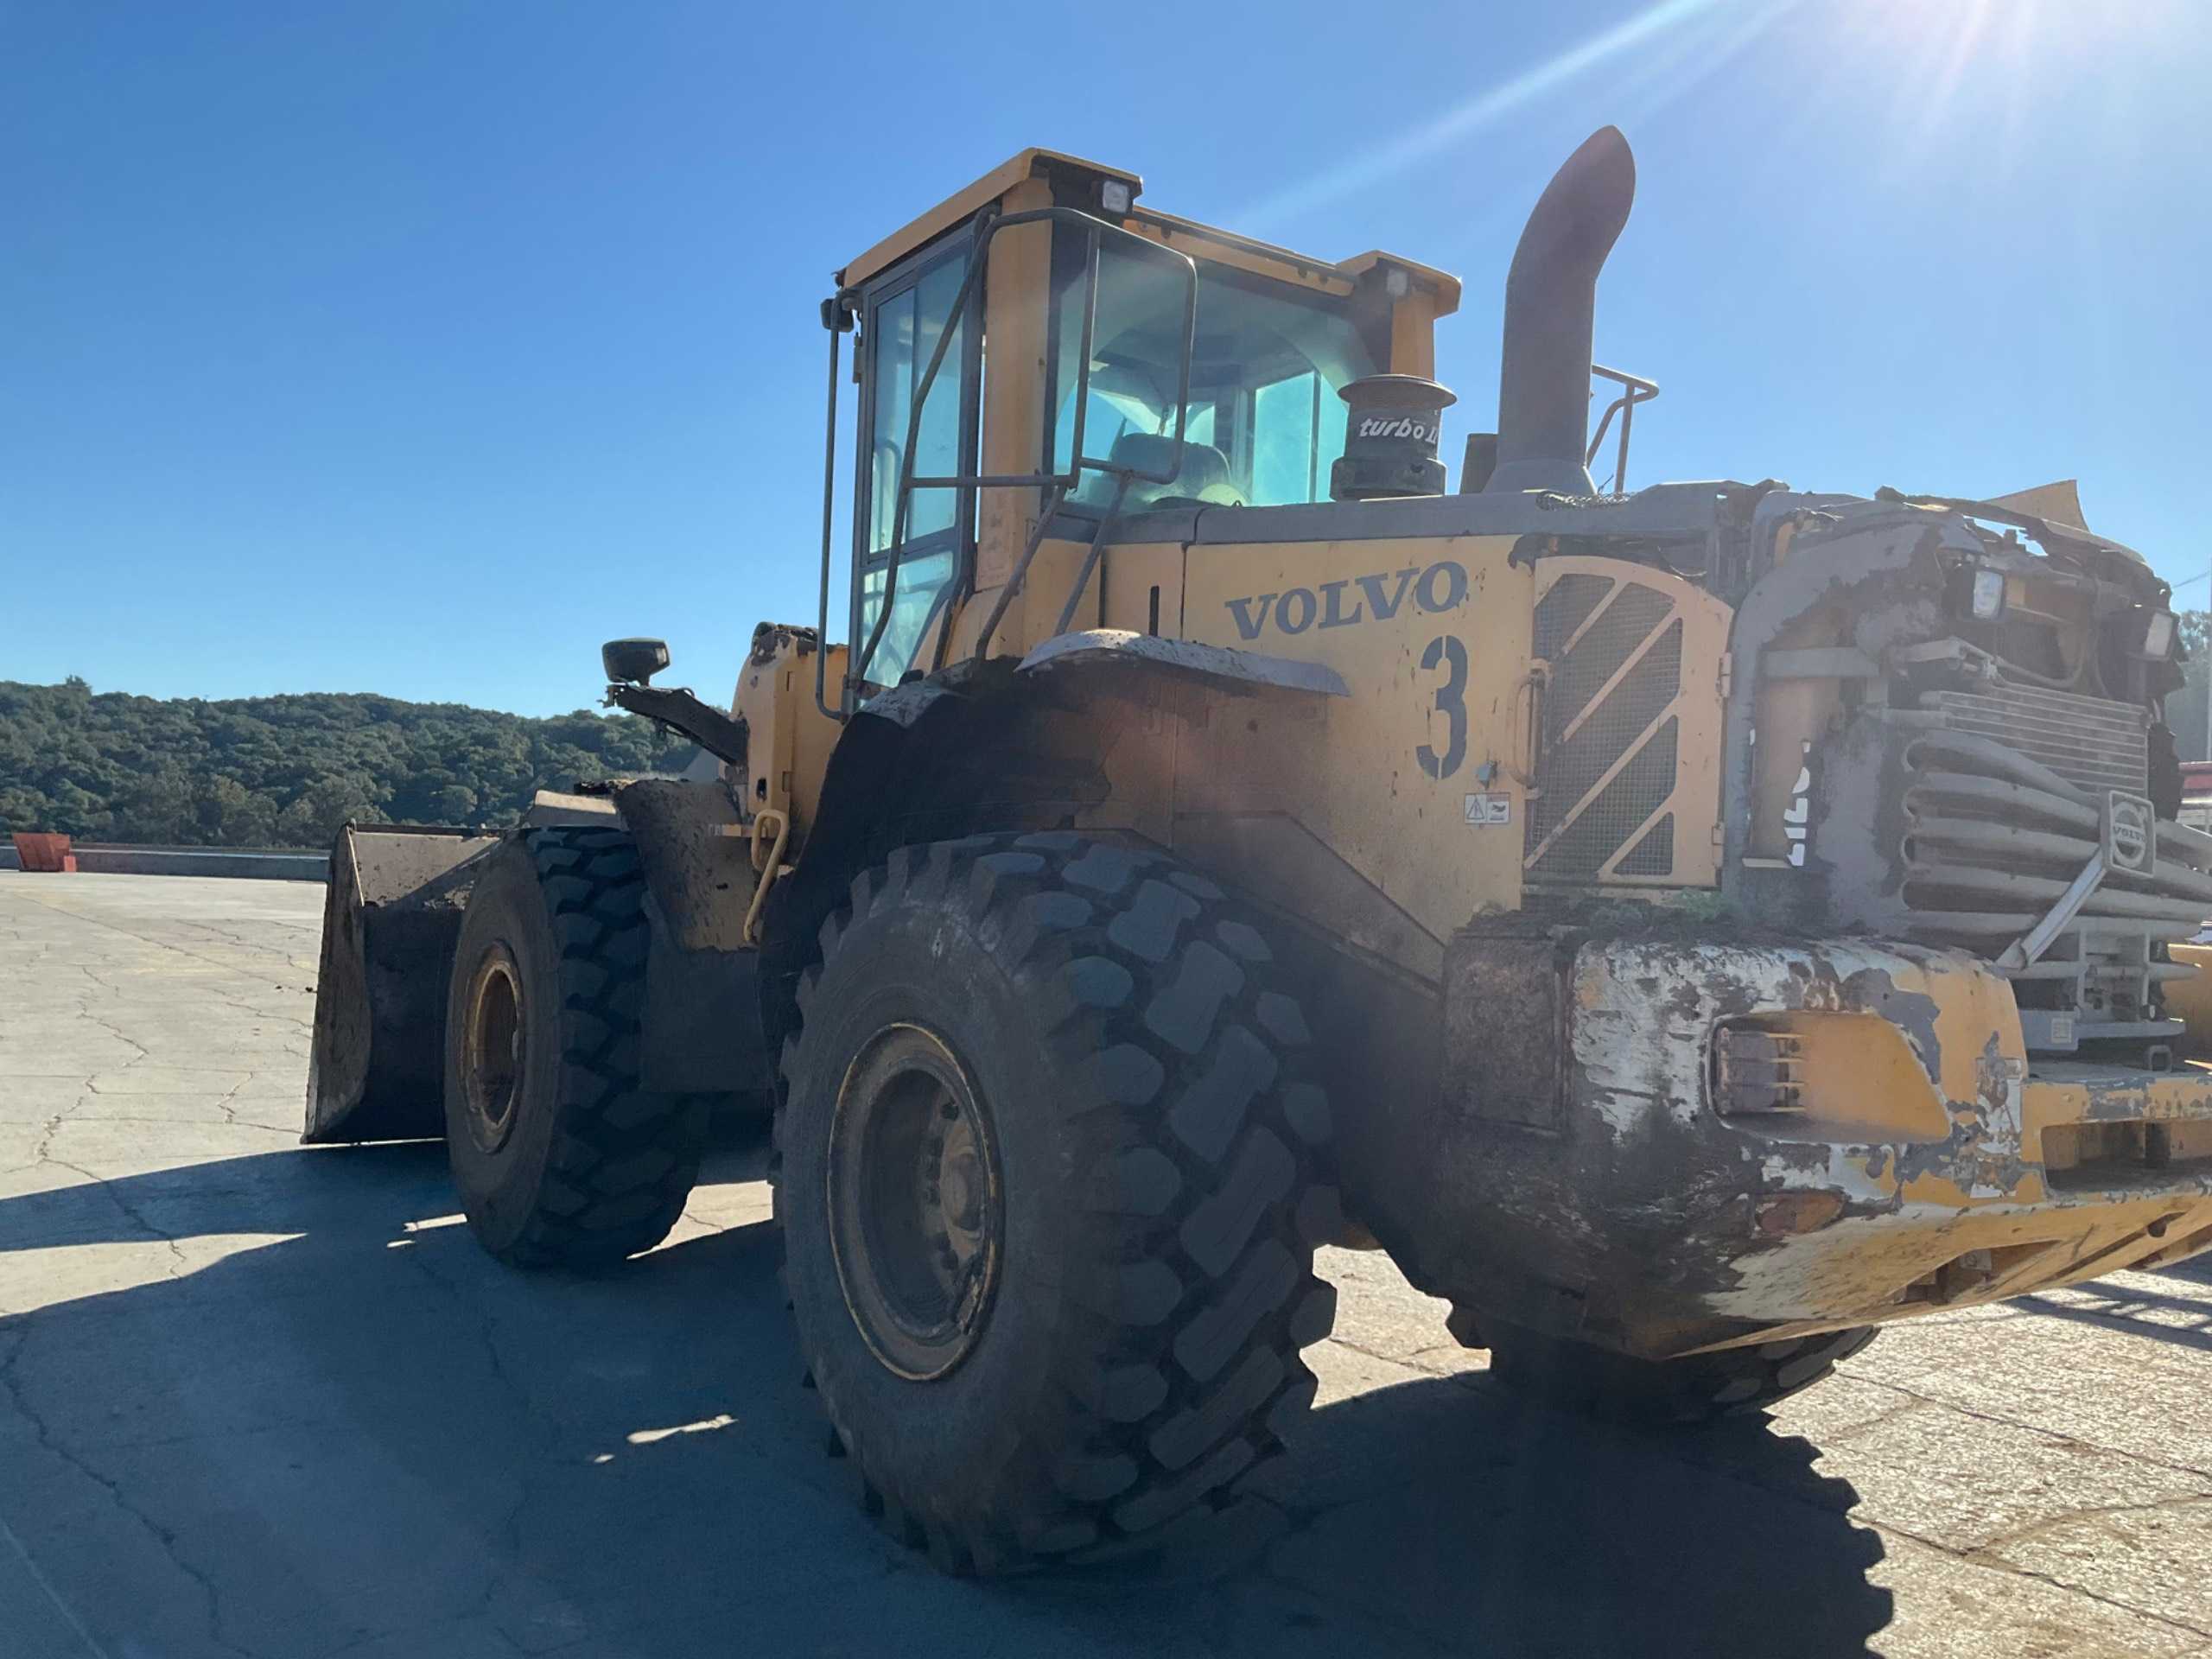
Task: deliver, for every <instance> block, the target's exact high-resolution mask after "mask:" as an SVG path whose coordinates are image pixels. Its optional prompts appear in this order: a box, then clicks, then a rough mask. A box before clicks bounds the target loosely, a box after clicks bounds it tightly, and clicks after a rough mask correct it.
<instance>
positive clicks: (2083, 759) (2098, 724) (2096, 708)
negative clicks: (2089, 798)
mask: <svg viewBox="0 0 2212 1659" xmlns="http://www.w3.org/2000/svg"><path fill="white" fill-rule="evenodd" d="M1921 706H1922V707H1923V708H1924V709H1933V710H1935V711H1936V713H1938V714H1940V715H1942V717H1943V724H1944V725H1945V726H1947V727H1948V728H1950V729H1951V730H1953V731H1955V732H1967V733H1971V734H1974V735H1975V736H1978V737H1986V738H1988V739H1990V740H1992V741H1995V742H1999V743H2002V744H2005V746H2007V747H2011V748H2012V749H2016V750H2018V752H2019V753H2022V754H2024V755H2025V756H2027V758H2028V759H2029V760H2034V761H2037V762H2038V763H2039V764H2041V765H2043V766H2048V767H2049V768H2050V770H2051V771H2053V772H2056V773H2057V774H2058V775H2059V776H2060V777H2061V778H2063V779H2065V780H2066V781H2067V782H2068V783H2069V784H2072V785H2075V787H2076V788H2079V789H2084V790H2088V791H2090V792H2091V793H2093V794H2097V795H2101V794H2102V793H2103V792H2104V791H2106V790H2108V789H2120V790H2125V791H2127V792H2128V793H2129V794H2131V795H2140V794H2142V793H2144V792H2145V790H2146V788H2147V787H2148V784H2149V779H2150V773H2151V750H2150V741H2151V717H2150V715H2148V714H2147V713H2145V711H2144V710H2143V709H2138V708H2136V707H2134V706H2133V705H2132V704H2130V703H2125V702H2107V701H2106V700H2105V699H2104V698H2102V697H2083V696H2075V694H2074V693H2072V692H2070V691H2045V690H2039V689H2037V688H2035V687H2031V686H2013V685H2006V686H1999V687H1997V688H1994V689H1993V690H1986V691H1936V692H1931V693H1930V694H1929V696H1926V697H1924V698H1923V699H1922V702H1921Z"/></svg>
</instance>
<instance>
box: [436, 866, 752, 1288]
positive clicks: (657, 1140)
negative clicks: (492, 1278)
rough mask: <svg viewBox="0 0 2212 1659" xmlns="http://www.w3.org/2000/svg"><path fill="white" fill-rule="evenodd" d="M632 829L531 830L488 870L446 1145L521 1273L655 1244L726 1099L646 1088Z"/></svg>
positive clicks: (449, 1059) (486, 1223) (483, 1224)
mask: <svg viewBox="0 0 2212 1659" xmlns="http://www.w3.org/2000/svg"><path fill="white" fill-rule="evenodd" d="M649 938H650V928H649V925H648V924H647V922H646V919H645V873H644V870H643V868H642V866H641V865H640V863H639V858H638V851H637V849H636V847H635V846H634V845H633V844H632V842H631V840H630V837H629V836H628V834H627V833H626V832H625V831H624V830H621V829H600V828H597V827H595V826H594V827H592V828H588V829H582V828H570V827H561V828H551V829H525V830H524V831H522V832H521V833H520V834H519V835H518V836H512V837H511V838H510V839H509V840H507V841H506V842H505V843H504V844H502V845H501V846H500V847H499V849H497V850H496V851H494V852H493V854H492V855H491V857H490V858H489V859H488V860H487V861H486V868H485V870H484V874H482V875H481V876H480V877H479V878H478V880H477V883H476V887H475V890H474V893H472V894H471V895H470V898H469V901H468V911H467V915H465V916H464V917H463V918H462V919H461V938H460V942H459V944H458V946H457V947H456V949H455V950H454V967H453V979H452V982H451V986H450V989H449V992H448V1001H447V1008H446V1065H445V1111H446V1147H447V1152H448V1159H449V1160H450V1161H451V1163H452V1166H453V1175H454V1185H455V1186H457V1187H458V1188H459V1189H460V1192H461V1207H462V1209H463V1210H464V1211H466V1212H467V1217H468V1224H469V1227H470V1229H471V1230H473V1231H474V1233H475V1235H476V1237H477V1240H478V1242H479V1243H481V1244H482V1245H483V1246H484V1248H485V1249H487V1250H489V1251H490V1252H491V1253H492V1254H493V1255H495V1256H498V1257H499V1259H500V1260H501V1261H503V1262H509V1263H511V1264H512V1265H513V1266H516V1267H524V1268H540V1267H566V1268H597V1267H605V1266H607V1265H609V1264H610V1263H613V1262H620V1261H621V1260H622V1259H623V1258H624V1257H626V1256H631V1255H638V1254H639V1252H641V1251H644V1250H649V1249H652V1247H653V1246H654V1245H656V1244H658V1243H660V1241H661V1240H662V1239H663V1238H664V1237H666V1236H667V1235H668V1230H669V1229H670V1228H671V1227H672V1226H674V1225H675V1224H676V1218H677V1217H678V1216H679V1215H681V1214H682V1213H683V1204H684V1200H685V1199H686V1198H688V1197H689V1196H690V1192H691V1185H692V1183H693V1181H694V1180H696V1179H697V1176H698V1171H699V1153H700V1148H701V1147H702V1145H703V1144H704V1143H705V1140H706V1135H707V1128H708V1121H709V1109H710V1106H711V1103H712V1099H713V1097H712V1096H705V1095H666V1094H656V1093H654V1092H652V1091H651V1090H647V1089H645V1088H644V1087H643V1086H642V1085H641V1082H640V1075H639V1067H640V1065H641V1055H640V1033H639V1021H640V1020H641V1018H642V1016H643V1014H644V1010H645V957H646V947H647V944H648V941H649Z"/></svg>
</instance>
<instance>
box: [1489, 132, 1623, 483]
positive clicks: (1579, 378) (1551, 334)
mask: <svg viewBox="0 0 2212 1659" xmlns="http://www.w3.org/2000/svg"><path fill="white" fill-rule="evenodd" d="M1635 200H1636V158H1635V157H1634V156H1631V155H1630V153H1629V148H1628V140H1627V139H1625V138H1624V137H1621V133H1620V129H1619V128H1618V127H1601V128H1599V130H1597V131H1596V132H1593V133H1592V134H1591V135H1590V137H1587V138H1586V139H1585V140H1583V142H1582V147H1581V148H1580V149H1577V150H1576V151H1575V152H1574V154H1573V155H1572V156H1568V157H1567V161H1566V163H1565V165H1563V166H1562V167H1560V170H1559V171H1558V172H1557V173H1554V175H1552V181H1551V182H1550V183H1549V184H1548V185H1546V186H1545V187H1544V194H1542V195H1541V196H1540V197H1538V198H1537V200H1536V206H1535V211H1534V212H1532V213H1529V223H1528V225H1527V226H1525V227H1524V228H1523V229H1522V232H1521V243H1520V245H1519V246H1518V247H1516V248H1515V249H1514V251H1513V269H1512V270H1511V271H1510V273H1509V274H1508V275H1507V277H1506V279H1505V346H1504V351H1503V353H1502V355H1501V357H1500V359H1499V364H1498V376H1497V470H1496V471H1495V472H1493V473H1492V474H1491V478H1490V482H1489V484H1488V485H1487V486H1485V489H1486V490H1487V491H1489V492H1493V493H1494V492H1498V491H1515V490H1552V491H1556V492H1558V493H1560V494H1564V495H1587V494H1589V493H1591V492H1592V489H1593V488H1594V487H1595V486H1593V485H1592V483H1591V481H1590V469H1589V467H1588V465H1587V463H1586V461H1585V459H1584V457H1585V456H1586V454H1587V453H1588V446H1589V442H1590V350H1591V330H1592V324H1593V321H1594V319H1595V315H1596V310H1597V300H1598V272H1599V270H1600V269H1601V268H1602V267H1603V266H1604V264H1605V256H1606V255H1607V254H1609V253H1611V251H1612V249H1613V242H1614V240H1615V238H1618V236H1619V235H1620V233H1621V226H1624V225H1625V224H1626V223H1628V211H1629V208H1630V206H1632V205H1633V204H1634V202H1635Z"/></svg>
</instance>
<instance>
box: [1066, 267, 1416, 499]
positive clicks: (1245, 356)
mask: <svg viewBox="0 0 2212 1659" xmlns="http://www.w3.org/2000/svg"><path fill="white" fill-rule="evenodd" d="M1100 265H1101V268H1100V272H1099V286H1098V316H1097V321H1096V326H1095V328H1094V330H1093V334H1092V344H1091V353H1090V385H1089V389H1088V392H1087V397H1088V402H1087V403H1086V404H1085V407H1084V435H1083V448H1084V454H1086V455H1088V456H1090V457H1091V458H1093V459H1095V460H1101V461H1116V462H1123V463H1127V464H1129V465H1132V466H1136V467H1148V468H1150V469H1152V470H1158V469H1159V468H1160V467H1161V466H1164V465H1165V464H1166V459H1167V458H1168V457H1169V456H1170V455H1171V454H1172V452H1173V439H1174V434H1175V392H1176V388H1177V367H1178V358H1179V348H1180V345H1181V341H1180V340H1179V337H1178V336H1179V332H1180V327H1181V322H1182V301H1183V289H1182V288H1181V285H1180V284H1179V283H1178V282H1177V281H1176V280H1175V279H1174V277H1173V275H1172V273H1170V272H1168V271H1166V270H1163V269H1162V268H1161V267H1160V265H1159V264H1156V263H1153V262H1148V261H1142V260H1139V259H1137V258H1135V257H1131V256H1129V255H1127V254H1124V253H1122V252H1120V251H1118V250H1116V249H1113V248H1110V247H1109V248H1106V249H1103V250H1102V251H1101V255H1100ZM1057 275H1058V273H1056V276H1057ZM1054 302H1055V307H1056V315H1055V321H1054V327H1055V331H1056V338H1057V340H1058V351H1057V353H1056V359H1057V365H1058V372H1057V373H1056V376H1055V381H1056V385H1057V388H1058V391H1057V393H1056V395H1057V397H1058V421H1057V423H1056V424H1055V428H1054V431H1053V435H1052V454H1050V455H1049V456H1048V457H1047V458H1046V460H1047V465H1048V466H1049V467H1059V468H1065V467H1067V466H1068V465H1069V458H1070V455H1071V451H1072V448H1073V445H1074V441H1075V413H1076V410H1075V391H1074V388H1075V385H1076V383H1077V375H1076V373H1075V372H1074V370H1075V367H1076V364H1075V356H1076V353H1077V351H1078V350H1079V349H1080V346H1081V340H1082V326H1083V319H1082V288H1081V285H1080V270H1079V268H1078V270H1077V279H1076V280H1075V281H1074V282H1056V285H1055V291H1054ZM1374 368H1375V365H1374V362H1373V360H1372V359H1371V358H1370V355H1369V353H1368V351H1367V348H1366V346H1364V345H1363V342H1362V340H1361V339H1360V336H1359V332H1358V330H1357V327H1355V325H1354V324H1353V322H1352V320H1351V316H1350V315H1349V313H1348V310H1347V308H1346V306H1345V303H1344V302H1343V301H1341V300H1338V299H1335V298H1333V297H1332V296H1326V295H1312V296H1308V295H1306V294H1303V293H1300V292H1297V291H1295V290H1293V289H1289V288H1288V287H1287V285H1285V284H1281V283H1271V282H1268V281H1267V280H1266V279H1264V278H1260V277H1246V276H1245V275H1244V274H1243V273H1242V272H1236V271H1230V270H1224V269H1222V268H1219V267H1214V266H1209V265H1207V264H1204V263H1201V264H1199V266H1198V326H1197V329H1196V339H1195V342H1194V345H1193V348H1192V363H1191V401H1190V413H1189V416H1188V421H1187V423H1186V425H1185V429H1184V453H1183V461H1182V467H1181V470H1180V471H1179V473H1178V474H1176V476H1175V477H1174V478H1173V480H1170V481H1169V482H1167V483H1166V484H1158V483H1151V482H1146V481H1142V480H1135V481H1132V483H1131V484H1130V486H1129V488H1128V492H1127V493H1126V494H1125V495H1124V496H1123V498H1122V502H1123V509H1124V511H1132V510H1137V509H1141V508H1144V507H1147V506H1198V505H1205V506H1280V505H1287V504H1289V503H1294V502H1304V501H1324V500H1326V499H1328V493H1329V467H1330V464H1331V463H1332V461H1335V460H1336V459H1337V457H1338V455H1340V454H1343V453H1344V403H1343V400H1342V399H1340V398H1339V397H1338V396H1337V392H1338V388H1340V387H1342V386H1344V385H1346V384H1348V383H1349V382H1351V381H1353V380H1356V379H1358V378H1360V377H1361V376H1363V375H1365V374H1370V373H1372V372H1374ZM1113 491H1114V480H1113V478H1112V475H1111V474H1106V473H1103V472H1100V471H1097V470H1096V469H1086V471H1085V472H1084V476H1083V478H1082V480H1081V481H1080V483H1079V484H1078V486H1077V489H1076V492H1075V493H1074V495H1073V496H1072V497H1071V502H1070V505H1072V506H1074V507H1077V509H1082V508H1084V507H1088V508H1090V509H1091V510H1093V511H1103V509H1104V507H1105V505H1106V504H1107V503H1108V502H1109V501H1110V500H1111V499H1112V496H1113Z"/></svg>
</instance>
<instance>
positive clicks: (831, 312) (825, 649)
mask: <svg viewBox="0 0 2212 1659" xmlns="http://www.w3.org/2000/svg"><path fill="white" fill-rule="evenodd" d="M822 326H823V327H824V328H826V329H828V330H829V416H828V420H827V428H828V429H827V430H826V431H825V432H824V433H823V439H822V604H821V611H820V614H819V615H818V616H817V618H816V626H815V632H814V706H815V707H816V708H817V709H820V710H821V711H822V712H823V714H824V715H828V716H829V718H830V719H831V720H834V721H843V719H844V718H845V715H844V702H845V700H844V698H843V697H842V696H840V697H839V698H838V699H837V703H838V706H837V708H836V709H831V708H830V707H829V531H830V524H831V520H832V519H833V518H835V516H836V513H835V509H836V494H837V359H838V351H837V336H838V335H840V334H843V333H845V332H846V330H848V329H849V328H850V327H852V326H853V313H852V302H851V301H850V300H849V298H848V296H846V295H845V293H844V292H842V290H841V291H839V292H838V293H836V294H834V295H832V296H830V297H829V298H828V299H826V300H824V301H823V302H822Z"/></svg>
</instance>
